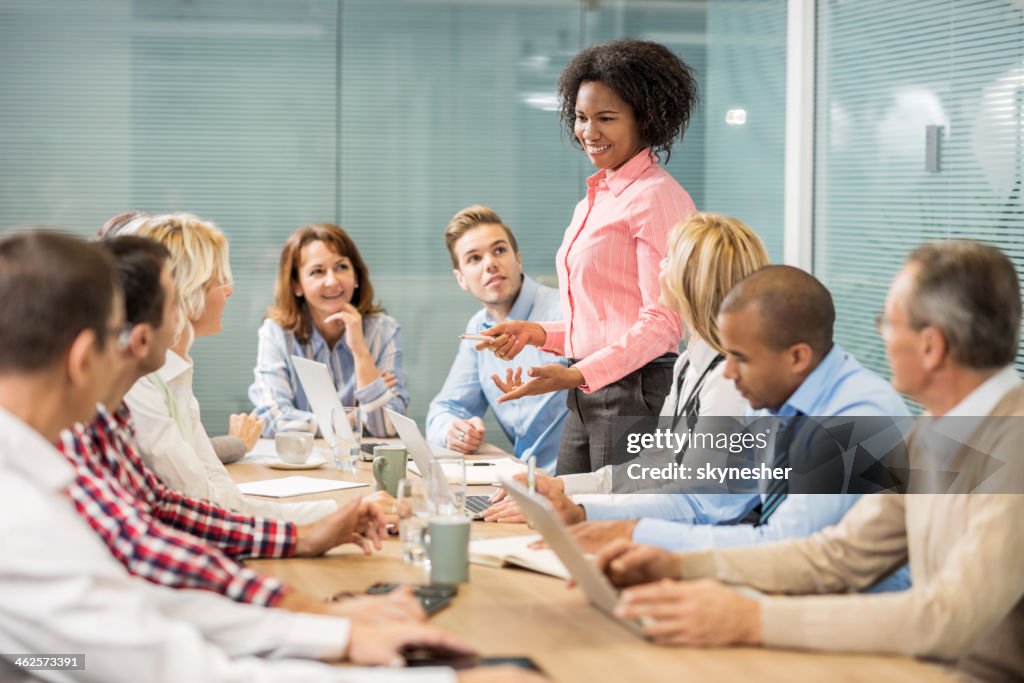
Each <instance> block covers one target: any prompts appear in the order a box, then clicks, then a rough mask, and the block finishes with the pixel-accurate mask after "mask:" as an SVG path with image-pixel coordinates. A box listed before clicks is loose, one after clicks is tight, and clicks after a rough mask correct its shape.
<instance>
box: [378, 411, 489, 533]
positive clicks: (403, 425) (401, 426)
mask: <svg viewBox="0 0 1024 683" xmlns="http://www.w3.org/2000/svg"><path fill="white" fill-rule="evenodd" d="M384 412H385V413H386V414H387V416H388V418H389V419H390V420H391V424H392V425H394V427H395V431H397V432H398V438H399V439H401V440H402V443H403V444H405V447H406V448H407V449H409V455H411V456H412V461H413V462H414V463H415V464H416V470H417V471H418V473H419V475H420V476H421V477H426V475H427V474H428V473H429V472H430V465H431V463H432V462H433V461H434V451H433V450H431V448H430V444H428V443H427V440H426V439H425V438H423V434H421V433H420V428H419V427H418V426H417V425H416V421H415V420H413V419H412V418H408V417H406V416H405V415H399V414H398V413H396V412H395V411H393V410H391V409H390V408H385V409H384ZM452 453H453V454H455V455H460V454H459V453H456V452H455V451H452ZM468 464H469V463H467V465H468ZM470 469H472V470H473V471H472V472H470ZM497 469H498V468H497V467H496V466H490V467H486V468H485V467H480V468H476V467H473V468H469V467H467V468H466V484H467V485H469V484H490V483H492V482H494V481H497V480H498V478H499V476H498V472H497ZM479 470H487V472H486V473H480V472H479ZM492 471H493V472H492ZM478 473H479V474H482V475H483V476H482V477H478V476H477V475H478ZM471 475H472V477H473V478H471ZM483 479H486V480H487V481H483ZM490 506H491V499H490V496H466V512H467V513H468V514H469V516H470V517H472V518H473V519H480V518H482V517H483V511H484V510H486V509H487V508H489V507H490Z"/></svg>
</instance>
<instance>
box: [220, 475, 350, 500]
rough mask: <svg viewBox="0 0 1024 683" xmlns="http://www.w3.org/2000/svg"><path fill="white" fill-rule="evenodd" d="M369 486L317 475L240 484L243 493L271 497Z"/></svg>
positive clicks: (239, 487) (285, 496)
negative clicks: (320, 477) (317, 476)
mask: <svg viewBox="0 0 1024 683" xmlns="http://www.w3.org/2000/svg"><path fill="white" fill-rule="evenodd" d="M360 486H369V484H363V483H361V482H357V481H338V480H336V479H317V478H315V477H302V476H296V477H281V478H279V479H264V480H262V481H250V482H246V483H244V484H239V485H238V489H239V490H240V491H241V492H242V493H247V494H249V495H251V496H269V497H270V498H287V497H289V496H304V495H306V494H309V493H324V492H325V491H341V490H342V489H352V488H358V487H360Z"/></svg>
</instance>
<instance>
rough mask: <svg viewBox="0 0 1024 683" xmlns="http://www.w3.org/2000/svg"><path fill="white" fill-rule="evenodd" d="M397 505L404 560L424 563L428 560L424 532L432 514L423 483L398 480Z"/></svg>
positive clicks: (418, 563)
mask: <svg viewBox="0 0 1024 683" xmlns="http://www.w3.org/2000/svg"><path fill="white" fill-rule="evenodd" d="M395 505H396V508H397V510H398V538H399V540H400V542H401V544H402V560H403V561H404V562H405V563H406V564H415V565H422V564H424V562H425V561H426V550H425V548H424V546H423V534H424V533H426V530H427V519H429V518H430V516H431V511H430V505H429V503H428V501H427V498H426V496H425V492H424V490H423V485H422V484H420V483H419V482H413V481H411V480H409V479H402V480H401V481H400V482H398V496H397V499H396V501H395Z"/></svg>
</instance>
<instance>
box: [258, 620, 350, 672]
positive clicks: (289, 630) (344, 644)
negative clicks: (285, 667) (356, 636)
mask: <svg viewBox="0 0 1024 683" xmlns="http://www.w3.org/2000/svg"><path fill="white" fill-rule="evenodd" d="M275 615H276V616H277V618H278V620H279V622H280V628H279V629H277V631H278V633H279V634H280V636H279V637H280V646H279V648H278V649H277V650H275V653H276V654H277V655H278V656H281V657H302V658H306V659H322V660H326V661H339V660H341V659H342V658H343V657H344V656H345V651H346V650H347V649H348V638H349V633H350V631H351V628H352V625H351V623H350V622H349V620H348V619H344V618H342V617H331V616H327V615H324V614H307V613H304V612H288V611H285V610H275Z"/></svg>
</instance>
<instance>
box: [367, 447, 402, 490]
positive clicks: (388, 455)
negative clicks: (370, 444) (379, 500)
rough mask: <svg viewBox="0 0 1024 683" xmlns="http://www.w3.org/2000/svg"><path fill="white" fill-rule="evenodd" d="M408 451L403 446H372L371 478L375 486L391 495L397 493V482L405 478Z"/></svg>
mask: <svg viewBox="0 0 1024 683" xmlns="http://www.w3.org/2000/svg"><path fill="white" fill-rule="evenodd" d="M408 458H409V452H408V451H406V450H405V446H391V445H388V446H374V448H373V480H374V481H376V482H377V488H379V489H380V490H382V491H387V492H388V493H390V494H391V495H392V496H397V495H398V482H400V481H402V480H403V479H405V463H406V460H407V459H408Z"/></svg>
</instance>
